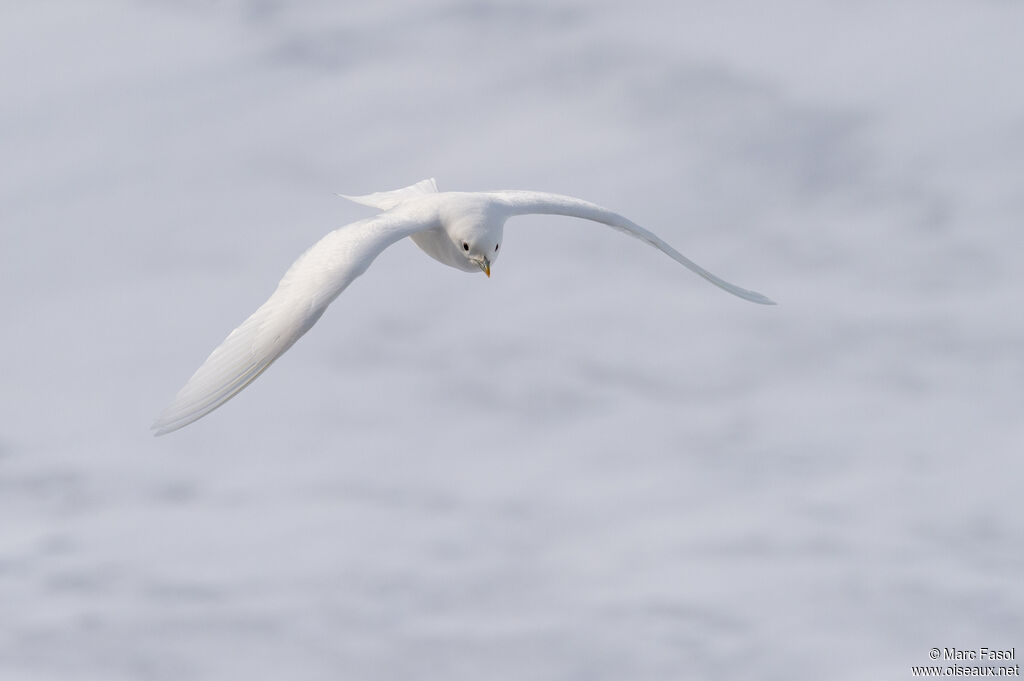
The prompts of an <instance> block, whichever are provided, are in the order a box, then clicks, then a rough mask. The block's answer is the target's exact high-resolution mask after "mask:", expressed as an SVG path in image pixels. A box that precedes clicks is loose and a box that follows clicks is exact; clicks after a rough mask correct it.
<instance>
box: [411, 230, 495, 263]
mask: <svg viewBox="0 0 1024 681" xmlns="http://www.w3.org/2000/svg"><path fill="white" fill-rule="evenodd" d="M410 238H411V239H412V240H413V242H414V243H415V244H416V245H417V246H419V247H420V249H422V250H423V252H424V253H426V254H427V255H429V256H430V257H431V258H433V259H434V260H437V261H438V262H443V263H444V264H445V265H448V266H449V267H454V268H455V269H458V270H462V271H463V272H479V271H480V268H479V267H477V266H476V265H474V264H473V263H471V262H469V261H468V260H466V258H465V257H464V256H463V255H462V254H461V253H459V251H458V250H457V249H456V248H455V245H454V244H453V243H452V240H451V239H449V238H448V235H447V234H446V233H445V231H444V228H442V227H434V228H433V229H428V230H425V231H422V232H417V233H416V234H413V235H412V236H411V237H410Z"/></svg>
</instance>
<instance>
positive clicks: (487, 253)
mask: <svg viewBox="0 0 1024 681" xmlns="http://www.w3.org/2000/svg"><path fill="white" fill-rule="evenodd" d="M503 227H504V225H503V224H501V223H498V224H493V223H491V224H487V223H479V222H477V223H473V224H468V225H466V226H465V227H464V228H462V229H455V230H452V233H451V237H452V243H453V244H454V245H455V248H456V250H457V251H458V252H459V253H461V254H462V257H463V258H465V259H466V260H467V261H468V262H469V263H470V264H471V265H472V266H476V267H479V268H480V269H481V270H482V271H483V273H484V274H486V275H487V276H488V277H489V276H491V265H493V264H494V261H495V260H497V259H498V253H500V252H501V237H502V233H503V231H504V229H503Z"/></svg>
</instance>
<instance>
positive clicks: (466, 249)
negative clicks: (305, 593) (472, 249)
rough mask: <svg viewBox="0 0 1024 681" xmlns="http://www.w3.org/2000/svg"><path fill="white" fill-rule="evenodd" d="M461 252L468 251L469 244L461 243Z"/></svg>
mask: <svg viewBox="0 0 1024 681" xmlns="http://www.w3.org/2000/svg"><path fill="white" fill-rule="evenodd" d="M462 250H464V251H468V250H469V244H467V243H466V242H465V241H463V242H462Z"/></svg>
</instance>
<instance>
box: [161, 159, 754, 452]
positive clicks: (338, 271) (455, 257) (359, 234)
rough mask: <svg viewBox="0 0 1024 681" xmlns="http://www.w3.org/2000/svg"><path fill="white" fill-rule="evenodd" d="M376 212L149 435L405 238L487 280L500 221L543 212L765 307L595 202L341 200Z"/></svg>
mask: <svg viewBox="0 0 1024 681" xmlns="http://www.w3.org/2000/svg"><path fill="white" fill-rule="evenodd" d="M346 198H349V199H351V200H353V201H356V202H357V203H362V204H364V205H368V206H372V207H374V208H378V209H380V210H381V211H383V212H382V213H380V214H379V215H377V216H375V217H372V218H368V219H366V220H360V221H358V222H354V223H352V224H349V225H346V226H344V227H341V228H340V229H337V230H335V231H333V232H330V233H329V234H327V235H326V236H324V237H323V238H322V239H320V241H318V242H317V243H316V244H314V245H313V246H312V247H310V248H309V249H308V250H307V251H306V252H305V253H303V254H302V255H301V256H299V258H298V259H297V260H296V261H295V262H294V263H293V264H292V266H291V267H290V268H288V271H287V272H286V273H285V275H284V277H283V278H282V279H281V281H280V283H279V284H278V286H277V289H276V290H275V291H274V293H273V294H272V295H271V296H270V298H269V299H268V300H267V301H266V302H265V303H264V304H263V305H261V306H260V308H259V309H257V310H256V312H254V313H253V314H252V315H251V316H250V317H249V318H248V319H246V320H245V321H244V322H243V323H242V324H241V326H239V327H238V328H237V329H235V330H234V331H232V332H231V334H230V335H229V336H228V337H227V338H226V339H225V340H224V342H223V343H221V345H220V346H218V347H217V348H216V349H215V350H214V351H213V352H212V353H211V354H210V356H209V357H208V358H207V359H206V361H205V362H204V363H203V364H202V366H200V367H199V369H198V370H197V371H196V372H195V374H193V375H192V377H191V378H190V379H189V380H188V382H187V383H186V384H185V386H184V387H183V388H182V389H181V391H180V392H179V393H178V394H177V396H176V397H175V398H174V400H173V401H172V402H171V404H170V405H169V406H168V407H167V409H165V410H164V412H163V413H162V414H161V415H160V416H159V417H158V418H157V420H156V422H155V423H154V424H153V429H154V431H155V434H157V435H162V434H164V433H168V432H171V431H173V430H177V429H178V428H181V427H183V426H186V425H188V424H189V423H192V422H193V421H195V420H197V419H200V418H202V417H203V416H205V415H206V414H208V413H210V412H211V411H213V410H214V409H216V408H217V407H219V406H220V405H222V404H224V403H225V402H226V401H228V400H229V399H231V398H232V397H233V396H234V395H236V394H237V393H238V392H239V391H240V390H242V389H243V388H244V387H245V386H247V385H248V384H249V383H251V382H252V381H253V380H255V379H256V378H257V377H258V376H259V375H260V374H261V373H263V371H264V370H266V368H267V367H268V366H270V364H271V363H273V362H274V360H276V359H277V358H278V357H280V356H281V355H282V354H283V353H284V352H285V351H286V350H287V349H288V348H290V347H291V346H292V344H293V343H295V341H297V340H298V339H299V338H300V337H301V336H302V335H303V334H304V333H306V331H308V330H309V329H310V328H311V327H312V326H313V324H315V323H316V321H317V320H318V319H320V316H321V315H323V313H324V311H325V310H326V309H327V306H328V305H329V304H330V303H331V301H333V300H334V299H335V298H337V297H338V295H339V294H340V293H341V292H342V291H344V290H345V288H346V287H347V286H348V285H349V284H350V283H352V281H353V280H355V279H356V277H358V276H359V275H360V274H362V273H363V272H365V271H366V268H368V267H369V266H370V263H372V262H373V260H374V259H375V258H376V257H377V256H378V255H379V254H380V253H381V252H382V251H384V249H385V248H387V247H388V246H390V245H391V244H393V243H395V242H396V241H399V240H401V239H403V238H405V237H411V238H412V240H413V241H414V242H415V243H416V245H417V246H419V247H420V248H421V249H422V250H423V251H424V252H426V253H427V254H428V255H429V256H430V257H432V258H434V259H435V260H437V261H439V262H442V263H444V264H445V265H449V266H450V267H455V268H457V269H460V270H463V271H466V272H476V271H478V270H479V271H483V272H485V273H486V274H487V276H490V269H491V264H493V263H494V261H495V260H496V259H497V257H498V254H499V252H500V248H501V240H502V235H503V230H504V225H505V221H506V220H507V219H508V218H509V217H512V216H514V215H523V214H527V213H546V214H553V215H569V216H574V217H580V218H585V219H588V220H593V221H596V222H601V223H604V224H606V225H609V226H610V227H613V228H615V229H617V230H619V231H622V232H625V233H626V234H629V235H630V236H633V237H636V238H638V239H641V240H642V241H645V242H647V243H649V244H650V245H652V246H654V247H655V248H658V249H659V250H661V251H663V252H664V253H666V254H667V255H668V256H669V257H671V258H673V259H674V260H676V261H677V262H679V263H680V264H682V265H684V266H686V267H687V268H689V269H691V270H692V271H694V272H696V273H697V274H699V275H700V276H702V277H704V278H705V279H707V280H708V281H710V282H711V283H712V284H714V285H716V286H718V287H720V288H722V289H725V290H726V291H728V292H729V293H732V294H733V295H736V296H739V297H741V298H744V299H746V300H749V301H751V302H755V303H761V304H769V305H770V304H772V301H771V300H769V299H768V298H766V297H765V296H763V295H761V294H760V293H756V292H754V291H748V290H746V289H742V288H740V287H738V286H735V285H733V284H730V283H728V282H726V281H723V280H722V279H719V278H718V277H716V276H715V275H713V274H711V273H710V272H708V271H707V270H705V269H703V268H701V267H700V266H698V265H696V264H695V263H693V262H692V261H690V260H689V259H687V258H686V257H685V256H683V255H682V254H681V253H679V252H678V251H676V250H675V249H674V248H672V247H671V246H669V245H668V244H667V243H665V242H664V241H662V240H661V239H660V238H658V237H657V236H656V235H654V234H652V233H651V232H648V231H647V230H645V229H643V228H642V227H640V226H639V225H636V224H635V223H633V222H631V221H630V220H628V219H627V218H625V217H623V216H621V215H619V214H618V213H614V212H612V211H610V210H607V209H605V208H602V207H600V206H598V205H596V204H592V203H589V202H587V201H582V200H580V199H576V198H573V197H569V196H562V195H558V194H548V193H544V192H529V191H495V192H438V190H437V184H436V183H435V182H434V180H433V179H430V180H423V181H422V182H418V183H416V184H414V185H412V186H409V187H405V188H404V189H398V190H395V191H390V192H379V193H376V194H369V195H366V196H349V197H346Z"/></svg>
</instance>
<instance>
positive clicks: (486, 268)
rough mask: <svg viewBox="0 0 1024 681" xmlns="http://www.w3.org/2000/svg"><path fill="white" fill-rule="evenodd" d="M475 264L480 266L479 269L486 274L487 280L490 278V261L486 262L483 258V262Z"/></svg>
mask: <svg viewBox="0 0 1024 681" xmlns="http://www.w3.org/2000/svg"><path fill="white" fill-rule="evenodd" d="M476 264H477V265H479V266H480V269H482V270H483V271H484V274H486V275H487V276H488V278H489V277H490V276H491V261H490V260H488V259H487V258H484V259H483V260H479V261H477V263H476Z"/></svg>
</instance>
